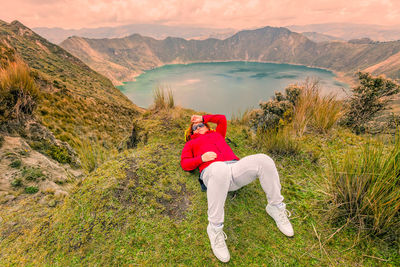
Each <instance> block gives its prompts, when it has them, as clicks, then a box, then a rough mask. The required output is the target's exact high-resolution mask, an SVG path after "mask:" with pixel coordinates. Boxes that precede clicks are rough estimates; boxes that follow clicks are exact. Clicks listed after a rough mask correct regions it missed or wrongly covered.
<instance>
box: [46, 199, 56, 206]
mask: <svg viewBox="0 0 400 267" xmlns="http://www.w3.org/2000/svg"><path fill="white" fill-rule="evenodd" d="M47 205H49V207H55V206H56V205H57V201H56V200H55V199H52V200H50V201H49V203H48V204H47Z"/></svg>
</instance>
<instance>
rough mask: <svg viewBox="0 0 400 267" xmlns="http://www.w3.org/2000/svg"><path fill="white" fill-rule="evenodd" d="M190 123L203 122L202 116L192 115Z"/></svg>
mask: <svg viewBox="0 0 400 267" xmlns="http://www.w3.org/2000/svg"><path fill="white" fill-rule="evenodd" d="M190 122H194V123H199V122H203V116H201V115H193V116H192V117H191V118H190Z"/></svg>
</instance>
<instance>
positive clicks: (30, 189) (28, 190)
mask: <svg viewBox="0 0 400 267" xmlns="http://www.w3.org/2000/svg"><path fill="white" fill-rule="evenodd" d="M38 191H39V188H37V187H36V186H28V187H25V193H27V194H35V193H37V192H38Z"/></svg>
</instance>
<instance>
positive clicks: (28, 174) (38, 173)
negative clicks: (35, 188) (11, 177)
mask: <svg viewBox="0 0 400 267" xmlns="http://www.w3.org/2000/svg"><path fill="white" fill-rule="evenodd" d="M44 176H45V175H44V174H43V172H42V170H41V169H39V168H33V167H25V168H23V169H22V177H24V178H25V179H26V180H28V181H36V180H37V179H38V178H40V177H44Z"/></svg>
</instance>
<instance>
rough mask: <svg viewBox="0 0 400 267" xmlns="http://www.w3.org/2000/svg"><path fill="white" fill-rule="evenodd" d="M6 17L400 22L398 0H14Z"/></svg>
mask: <svg viewBox="0 0 400 267" xmlns="http://www.w3.org/2000/svg"><path fill="white" fill-rule="evenodd" d="M0 19H2V20H5V21H8V22H10V21H12V20H15V19H17V20H20V21H21V22H22V23H24V24H26V25H27V26H29V27H39V26H45V27H63V28H82V27H100V26H116V25H123V24H130V23H154V22H164V23H166V24H170V25H197V26H207V27H229V28H238V29H243V28H251V27H259V26H265V25H271V26H285V25H291V24H310V23H328V22H351V23H368V24H381V25H396V24H400V1H398V0H353V1H349V0H335V1H331V0H302V1H295V0H280V1H278V0H240V1H233V0H219V1H215V0H137V1H135V0H50V1H49V0H47V1H41V0H13V1H4V3H2V7H1V9H0Z"/></svg>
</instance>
